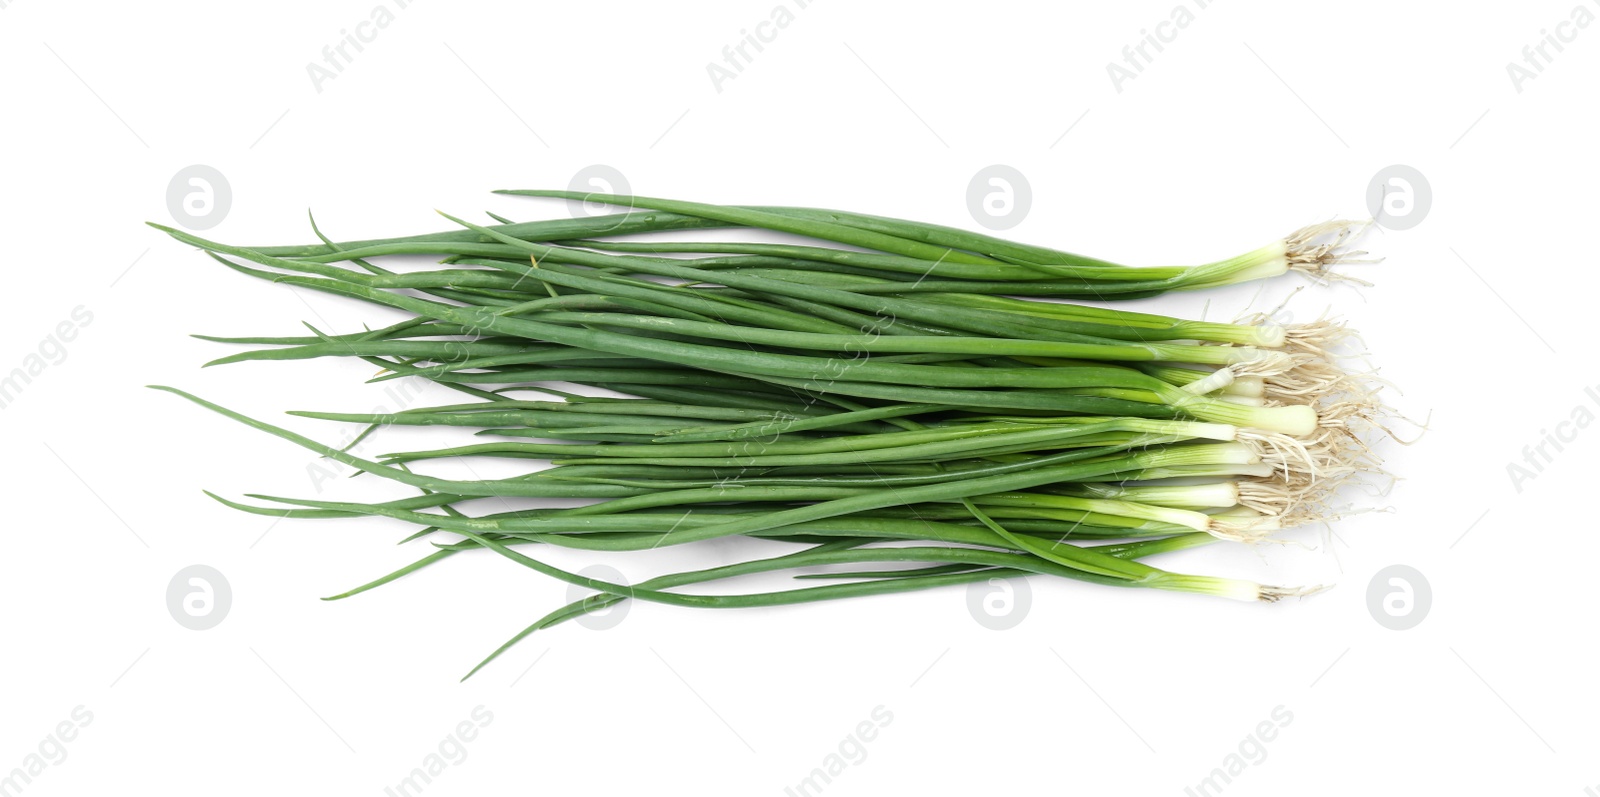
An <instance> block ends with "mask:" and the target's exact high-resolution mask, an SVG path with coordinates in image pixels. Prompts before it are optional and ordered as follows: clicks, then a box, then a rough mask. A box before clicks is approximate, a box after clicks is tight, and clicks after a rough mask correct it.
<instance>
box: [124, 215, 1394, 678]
mask: <svg viewBox="0 0 1600 797" xmlns="http://www.w3.org/2000/svg"><path fill="white" fill-rule="evenodd" d="M503 193H511V194H518V195H525V196H535V197H552V198H568V199H571V198H582V199H587V200H590V201H601V202H606V203H611V204H615V205H618V206H621V207H623V208H626V211H625V212H622V213H618V214H613V215H609V216H599V217H589V218H578V219H552V220H545V221H532V222H514V221H510V220H507V219H504V218H503V217H499V216H495V217H494V219H495V223H494V224H489V225H479V224H474V223H471V222H467V221H465V220H461V219H456V218H454V217H449V216H446V218H448V219H450V220H451V221H452V222H454V223H455V224H456V225H457V227H458V229H454V230H449V231H444V232H434V233H425V234H422V235H412V236H405V237H398V238H386V239H366V240H351V241H344V242H337V241H334V240H333V239H331V238H328V237H327V236H325V235H323V234H322V232H321V231H320V230H319V229H316V227H315V224H313V230H314V232H316V235H317V237H318V238H319V239H320V240H321V243H318V244H310V245H300V246H280V247H240V246H232V245H227V244H223V243H218V242H214V241H209V240H206V239H203V238H200V237H198V236H195V235H193V234H190V233H187V232H183V231H179V230H174V229H170V228H166V227H159V225H153V226H157V227H158V229H161V230H162V231H164V232H166V233H168V234H169V235H171V236H172V237H173V238H175V239H177V240H179V241H181V242H183V243H186V244H190V245H193V246H196V247H198V248H200V249H201V250H203V251H204V252H206V253H207V254H208V255H209V256H210V257H212V258H213V259H214V260H216V261H217V262H219V263H221V264H222V265H224V266H226V267H228V268H230V269H233V270H235V271H237V272H239V273H242V274H245V275H247V276H250V277H254V278H258V279H261V280H265V281H270V282H278V283H283V284H285V285H289V286H293V287H304V288H309V289H313V290H318V291H322V292H326V293H329V294H333V295H338V296H343V297H348V298H352V299H358V300H361V301H364V302H367V303H370V304H376V305H380V306H383V307H386V308H390V309H391V310H398V311H400V312H402V313H405V314H407V315H408V316H409V317H408V318H406V319H405V320H402V321H399V322H397V323H392V324H389V325H387V326H382V327H379V328H376V329H368V330H363V331H361V332H357V333H351V334H345V335H334V334H328V333H325V332H323V331H322V330H318V329H315V328H311V329H310V330H309V331H310V333H311V334H309V335H304V334H301V335H266V336H262V335H253V336H200V337H203V338H204V339H206V340H209V341H214V342H217V343H222V344H230V345H243V346H247V347H249V348H247V349H245V350H243V351H239V352H235V353H232V354H228V355H226V356H222V357H219V358H216V359H214V360H212V361H211V362H209V363H207V365H214V366H222V365H230V366H234V367H241V366H239V365H238V364H240V363H247V362H258V361H292V360H302V359H314V358H322V357H351V358H356V359H359V360H361V361H363V362H365V363H368V364H370V365H373V366H376V367H377V368H379V369H380V371H379V373H378V374H377V375H376V376H373V377H372V378H371V380H370V381H374V382H379V381H387V380H393V379H417V380H423V381H426V382H430V383H432V384H436V385H439V386H440V387H441V388H444V389H448V390H451V391H455V392H458V393H461V394H463V397H464V398H470V399H471V401H458V402H456V403H450V404H440V405H437V406H430V407H419V408H410V409H403V410H399V411H395V412H329V411H320V410H296V411H293V412H291V413H290V414H291V415H294V416H296V417H300V418H305V419H310V420H314V421H317V422H332V423H350V424H360V425H362V426H364V427H365V431H363V432H361V433H360V434H358V435H356V436H355V438H354V440H353V441H352V442H350V443H349V444H348V445H346V446H344V447H334V446H330V445H326V444H324V443H320V442H318V441H316V440H314V439H313V438H311V437H307V436H304V435H301V434H299V433H297V432H294V431H291V430H289V429H286V428H283V427H280V426H276V425H273V424H269V423H266V422H264V421H261V420H257V419H254V418H251V417H248V416H245V415H242V414H240V413H237V412H235V411H233V410H230V409H228V408H226V407H224V406H222V405H220V404H216V403H213V402H210V401H207V400H205V399H201V398H199V397H197V396H194V395H192V394H189V393H186V392H184V391H181V390H178V389H176V388H170V387H162V386H157V387H158V389H160V390H164V391H167V392H170V393H174V394H176V395H178V396H180V397H182V398H185V399H187V400H189V401H192V402H194V403H196V404H198V405H200V406H202V407H205V408H207V409H209V410H212V411H214V412H216V413H219V414H221V415H223V416H225V417H227V418H230V419H232V420H234V421H237V422H239V423H243V424H246V425H249V426H251V427H253V428H256V429H258V430H260V431H262V432H265V433H267V434H269V435H273V436H276V437H278V438H281V439H283V440H286V441H288V442H291V443H294V444H295V445H298V446H300V447H302V448H305V449H307V450H310V451H312V452H315V453H317V454H318V455H320V456H324V457H327V458H329V459H332V460H334V461H337V462H340V463H342V464H344V465H347V466H349V467H351V468H353V469H354V470H355V471H356V472H357V473H358V474H361V475H364V476H366V477H368V478H375V479H379V480H382V481H384V482H387V483H393V484H394V485H395V486H396V487H397V488H400V489H403V490H405V489H409V491H411V492H412V494H409V495H405V496H402V497H398V498H393V499H389V500H382V501H375V502H353V501H330V500H312V499H304V498H293V497H275V496H266V495H255V494H251V495H247V496H245V498H246V499H248V500H236V499H232V498H225V497H222V496H217V495H211V494H210V493H207V495H211V497H212V498H214V499H216V500H218V501H220V502H222V503H223V504H225V505H227V506H229V507H232V508H234V509H237V510H239V511H241V512H246V513H251V514H260V515H270V516H275V517H288V518H297V519H305V520H311V519H324V520H327V519H340V518H354V517H383V518H387V519H389V520H391V521H393V522H396V523H398V524H402V525H404V526H407V527H409V528H410V529H411V531H410V533H409V534H408V536H407V537H406V541H414V540H425V541H426V544H428V545H429V546H430V547H431V549H432V550H431V552H429V553H427V555H425V556H423V557H421V558H419V559H418V560H417V561H416V562H414V563H413V564H411V565H408V566H406V567H404V568H400V569H399V570H396V571H394V572H391V573H388V574H386V575H383V576H381V577H379V578H377V579H375V580H373V581H370V582H368V583H366V584H363V585H361V586H358V587H356V588H354V589H351V590H348V591H346V592H344V593H340V594H339V595H335V596H333V598H334V599H341V598H346V597H350V596H353V595H356V594H360V593H364V592H366V591H369V590H371V589H374V588H376V587H378V586H382V585H384V584H387V583H390V582H392V581H394V580H397V579H400V578H404V577H407V576H409V575H411V574H413V573H415V572H417V571H419V570H421V569H424V568H426V567H430V566H432V565H434V564H436V563H438V562H440V561H443V560H444V559H447V558H450V557H453V556H455V555H458V554H461V553H468V552H480V553H481V552H484V551H487V553H486V554H485V555H494V556H497V557H500V558H503V559H505V560H507V561H508V563H511V564H515V565H517V566H519V569H523V570H528V571H533V572H536V573H538V574H540V575H541V576H543V577H548V578H553V579H555V580H558V581H563V582H566V583H568V584H573V585H577V586H580V587H583V588H586V589H590V590H593V591H594V593H595V594H594V595H592V596H590V597H589V598H586V599H584V600H582V601H579V602H576V603H573V604H570V605H568V606H565V607H562V608H560V609H557V610H556V611H554V612H551V613H550V614H547V615H545V616H543V617H541V618H539V619H537V620H535V621H534V622H533V623H532V624H531V625H526V626H525V627H523V628H522V630H521V631H520V632H518V633H517V634H516V635H515V636H514V637H513V638H512V639H511V640H510V641H508V642H507V643H505V644H504V645H502V646H501V647H500V648H498V649H497V650H495V651H494V652H493V653H492V654H491V655H490V656H489V657H488V658H487V659H485V660H484V661H483V662H481V663H480V664H479V665H478V667H475V668H474V669H473V671H472V672H477V671H478V669H479V668H481V667H483V666H484V665H485V664H487V663H488V662H489V661H492V660H494V659H495V658H496V657H498V656H500V655H502V654H503V653H504V652H505V651H507V650H508V649H509V648H510V647H511V646H512V645H513V644H515V643H516V642H517V641H519V640H521V639H523V638H525V637H526V636H527V635H529V634H532V633H536V632H539V631H543V630H546V629H549V628H552V627H554V626H556V625H559V624H561V623H564V622H566V621H568V620H571V619H574V618H577V617H581V616H583V615H584V614H586V613H588V612H591V611H596V610H599V609H601V608H604V607H606V606H611V605H614V604H616V603H617V602H619V601H622V600H627V599H639V600H647V601H652V602H659V603H666V604H669V605H675V606H685V607H699V608H749V607H761V606H772V605H781V604H791V603H805V602H814V601H823V600H837V599H844V598H855V597H868V596H875V595H883V594H890V593H901V592H915V591H922V590H928V589H935V588H939V587H946V586H951V585H958V584H965V583H972V582H973V581H979V580H985V579H992V578H1027V577H1033V576H1057V577H1060V578H1065V579H1069V580H1074V581H1082V582H1088V583H1093V584H1101V585H1109V586H1130V587H1148V588H1153V589H1162V590H1167V591H1175V592H1193V593H1200V594H1206V595H1213V596H1220V597H1228V598H1234V599H1241V600H1258V601H1275V600H1278V599H1280V598H1283V597H1288V596H1293V595H1300V594H1305V593H1306V592H1307V591H1306V590H1297V589H1284V588H1278V587H1270V586H1263V585H1260V584H1255V583H1253V582H1246V581H1240V580H1237V579H1231V578H1225V577H1216V576H1207V575H1193V574H1186V573H1180V572H1175V571H1169V570H1166V569H1162V568H1157V567H1154V566H1152V565H1149V564H1146V563H1145V562H1144V560H1145V559H1147V558H1151V557H1154V556H1156V555H1163V554H1168V553H1176V552H1178V551H1181V550H1185V549H1188V548H1192V547H1196V546H1199V545H1204V544H1208V543H1216V542H1241V541H1242V542H1257V541H1261V540H1266V539H1271V538H1272V537H1273V536H1274V535H1275V534H1276V533H1277V532H1279V531H1280V530H1282V529H1286V528H1291V527H1294V526H1297V525H1303V524H1305V523H1310V522H1315V521H1318V520H1322V519H1325V518H1328V517H1331V516H1334V515H1336V514H1337V513H1338V508H1337V507H1336V505H1335V503H1336V501H1335V498H1336V496H1337V495H1338V494H1339V491H1340V490H1341V489H1342V487H1343V486H1344V485H1346V484H1347V483H1349V482H1351V481H1353V480H1357V479H1359V478H1361V477H1362V476H1363V475H1364V474H1370V473H1373V472H1378V471H1380V469H1381V463H1380V462H1379V461H1378V459H1377V457H1376V454H1374V453H1373V448H1372V446H1371V445H1370V444H1369V442H1368V441H1367V439H1366V437H1365V436H1364V435H1363V433H1362V430H1363V427H1362V424H1363V423H1372V422H1375V418H1377V417H1378V407H1379V403H1378V402H1377V400H1376V399H1375V393H1376V389H1375V388H1374V387H1373V386H1372V385H1373V384H1374V382H1373V379H1372V378H1371V376H1370V375H1364V374H1352V373H1349V372H1347V371H1346V370H1345V369H1344V368H1343V367H1342V365H1341V364H1340V355H1339V346H1340V345H1341V344H1342V343H1343V342H1344V341H1345V340H1346V338H1347V337H1348V336H1349V335H1350V333H1349V332H1348V331H1347V330H1345V329H1344V327H1343V326H1342V325H1341V324H1339V323H1337V322H1336V321H1331V320H1328V319H1321V320H1319V321H1318V322H1315V323H1313V324H1304V325H1280V324H1276V323H1273V322H1272V320H1271V319H1270V318H1267V317H1265V316H1254V317H1248V318H1244V319H1240V320H1239V321H1238V322H1235V323H1219V322H1204V321H1194V320H1187V319H1181V318H1174V317H1168V316H1162V315H1157V314H1152V313H1141V312H1132V311H1126V310H1120V309H1115V308H1108V307H1101V306H1091V305H1084V304H1077V303H1068V302H1061V301H1041V299H1061V298H1069V299H1071V298H1096V299H1116V298H1139V297H1145V296H1155V295H1159V294H1161V293H1165V292H1168V291H1175V290H1200V289H1205V288H1209V287H1216V286H1222V285H1228V284H1235V283H1238V282H1243V281H1247V280H1254V279H1265V278H1271V277H1275V276H1278V275H1281V274H1284V273H1287V272H1289V271H1296V272H1300V273H1303V274H1306V275H1308V276H1311V277H1312V278H1313V279H1316V280H1318V281H1327V280H1330V279H1334V278H1339V275H1338V274H1336V273H1335V272H1334V271H1333V268H1334V267H1335V266H1337V265H1340V264H1342V263H1347V262H1353V261H1352V260H1351V257H1353V256H1354V255H1356V254H1359V253H1353V252H1349V251H1348V249H1347V244H1348V243H1350V241H1351V240H1353V237H1354V235H1356V234H1357V233H1358V232H1359V230H1358V229H1357V228H1356V226H1355V225H1350V224H1346V223H1343V222H1333V223H1329V224H1325V225H1316V226H1313V227H1308V228H1306V229H1304V230H1302V231H1299V232H1297V233H1295V234H1293V235H1290V236H1288V237H1286V238H1284V239H1282V240H1280V241H1276V242H1274V243H1272V244H1269V245H1268V246H1265V247H1261V248H1259V249H1256V250H1253V251H1251V252H1248V253H1246V254H1243V255H1240V256H1237V257H1234V258H1228V259H1225V260H1221V261H1215V262H1210V263H1203V264H1200V265H1193V266H1160V267H1130V266H1126V265H1121V264H1118V263H1114V262H1111V261H1105V260H1098V259H1095V258H1089V257H1084V256H1080V255H1076V254H1072V253H1069V252H1065V251H1060V250H1055V249H1050V248H1046V247H1041V246H1036V245H1031V244H1021V243H1016V242H1011V241H1006V240H1003V239H999V238H995V237H993V236H988V235H983V234H978V233H972V232H969V231H965V230H959V229H956V228H951V227H944V226H939V225H932V224H925V223H921V222H914V221H909V220H905V219H896V218H890V217H886V216H874V215H867V214H859V213H851V212H845V211H833V210H819V209H814V208H796V207H770V206H734V205H709V204H704V203H695V202H685V201H680V200H669V199H657V198H648V197H632V196H620V195H581V196H580V195H576V194H573V193H571V192H562V191H511V192H503ZM707 229H722V230H731V231H734V232H735V233H737V232H738V231H740V230H759V231H764V232H765V233H781V234H785V235H790V236H798V237H799V238H800V239H801V240H800V241H799V242H792V243H774V242H772V241H771V240H770V239H769V240H720V241H715V242H712V241H698V240H685V239H681V238H662V237H660V235H663V234H664V235H679V234H685V233H687V234H690V235H692V233H693V231H696V230H707ZM646 234H649V235H650V236H651V237H649V238H642V239H641V238H637V237H636V236H641V235H646ZM413 255H431V256H435V257H438V258H442V262H441V263H440V264H439V265H438V266H436V267H422V268H418V267H417V266H416V265H414V261H401V262H406V265H403V266H402V265H394V266H391V265H390V263H391V262H392V261H395V260H399V259H400V258H405V257H407V256H413ZM380 263H382V265H380ZM574 391H579V392H574ZM596 391H606V392H607V393H609V395H597V394H595V393H596ZM522 393H533V394H536V395H534V396H531V397H524V396H521V395H518V394H522ZM389 426H435V427H440V428H441V429H446V430H455V432H454V433H455V434H458V435H466V439H465V440H464V441H461V442H457V443H453V444H451V445H446V446H443V447H438V448H430V449H423V450H413V451H394V452H391V453H387V454H380V455H377V456H376V458H368V457H366V456H361V455H358V454H356V453H355V451H354V448H355V446H357V445H360V444H362V443H363V442H364V441H366V440H367V438H368V437H369V436H370V435H371V434H373V433H374V432H375V431H377V430H379V429H381V428H384V427H389ZM455 458H492V459H497V460H502V461H504V462H506V463H527V469H526V470H524V471H523V472H521V473H519V474H518V475H512V476H508V477H502V478H494V479H481V478H472V479H452V478H444V477H440V476H435V475H431V474H429V473H426V472H424V470H426V469H427V467H428V466H429V464H430V463H433V462H436V461H438V460H441V459H455ZM413 468H421V469H423V470H414V469H413ZM546 499H577V500H578V501H580V502H582V503H580V504H579V505H576V506H564V507H551V506H548V505H547V503H548V502H547V501H546ZM740 536H742V537H749V538H751V539H754V540H760V541H763V544H764V545H780V546H790V547H791V548H793V547H794V546H798V548H795V549H793V550H787V551H786V552H783V553H780V554H778V555H773V556H763V557H761V558H756V559H752V560H750V561H745V562H737V563H733V564H720V565H717V566H714V567H709V568H705V569H698V570H691V571H687V572H683V573H673V574H667V575H662V576H657V577H655V578H650V579H647V580H644V581H641V582H640V583H638V584H635V585H623V584H617V583H612V582H608V581H605V580H600V579H594V578H590V577H587V576H584V575H580V574H577V573H572V572H568V571H566V570H563V569H561V568H557V567H555V566H553V565H551V564H549V563H548V562H546V561H545V559H546V557H543V556H541V555H540V554H539V553H538V551H539V550H541V549H540V548H539V547H538V546H553V547H557V548H565V549H569V550H574V551H589V552H598V553H626V552H638V551H647V550H653V549H656V548H660V547H663V546H676V545H686V546H691V548H693V547H697V546H699V545H701V544H704V543H706V542H708V541H712V540H718V539H727V538H730V537H740ZM785 572H787V573H789V574H790V575H791V576H792V577H793V578H795V579H797V580H798V581H800V582H801V584H802V585H801V586H796V587H793V588H787V589H774V590H768V591H760V592H750V593H745V594H710V593H703V592H700V591H698V590H697V589H696V587H697V586H698V585H704V584H711V583H715V582H720V581H723V580H726V579H732V578H738V577H744V576H753V575H757V574H769V575H768V576H767V578H772V577H773V576H772V575H770V574H780V573H785ZM719 592H720V591H719ZM524 622H526V621H524ZM470 674H471V673H469V675H470Z"/></svg>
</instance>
